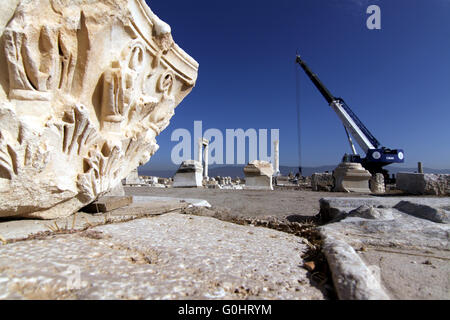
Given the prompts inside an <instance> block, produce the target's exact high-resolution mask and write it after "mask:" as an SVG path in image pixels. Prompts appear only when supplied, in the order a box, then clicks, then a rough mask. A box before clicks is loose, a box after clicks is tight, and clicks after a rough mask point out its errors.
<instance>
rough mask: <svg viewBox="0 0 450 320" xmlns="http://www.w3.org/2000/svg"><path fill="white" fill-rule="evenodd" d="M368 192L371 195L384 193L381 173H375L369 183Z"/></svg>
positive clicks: (384, 187)
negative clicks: (370, 192)
mask: <svg viewBox="0 0 450 320" xmlns="http://www.w3.org/2000/svg"><path fill="white" fill-rule="evenodd" d="M369 185H370V191H372V193H377V194H383V193H385V192H386V186H385V184H384V176H383V174H382V173H375V174H374V175H373V176H372V178H370V181H369Z"/></svg>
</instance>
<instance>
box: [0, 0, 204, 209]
mask: <svg viewBox="0 0 450 320" xmlns="http://www.w3.org/2000/svg"><path fill="white" fill-rule="evenodd" d="M5 1H18V0H5ZM9 7H12V6H9ZM5 16H6V15H5ZM2 17H3V16H2ZM2 17H0V19H3V18H2ZM8 19H9V20H8V21H0V25H3V26H6V27H5V29H4V31H3V34H2V39H3V41H2V42H1V44H0V45H1V46H2V48H0V50H3V53H4V55H5V58H4V61H0V65H1V66H2V68H3V70H4V74H3V75H1V74H0V77H2V76H3V77H4V79H2V80H5V81H1V83H2V84H3V83H6V84H8V83H9V87H8V86H6V91H5V92H4V93H5V94H4V95H2V94H3V92H0V97H3V96H6V98H4V99H3V100H1V99H0V217H2V216H13V215H16V216H25V217H26V216H29V215H30V214H31V215H32V216H33V217H41V218H46V217H47V216H46V213H45V212H46V210H47V209H49V207H51V206H61V208H63V209H62V210H61V211H58V210H56V209H55V210H54V208H53V209H52V210H51V211H52V212H53V213H52V214H55V212H56V211H57V212H58V214H61V215H68V214H71V213H72V212H74V211H76V210H78V209H80V208H81V207H82V206H83V205H85V204H87V203H89V202H90V201H93V200H94V199H95V198H96V197H98V196H99V195H101V194H103V193H105V192H107V191H108V189H109V188H111V187H114V186H115V184H117V183H120V181H121V179H123V178H125V177H126V176H127V175H128V173H129V172H130V171H131V170H133V169H134V168H136V166H138V165H140V164H144V163H145V162H147V161H148V160H149V159H150V157H151V156H152V155H153V154H154V153H155V152H156V151H157V150H158V145H157V143H156V136H157V135H158V134H160V133H161V131H162V130H164V129H165V128H166V127H167V126H168V125H169V123H170V119H171V117H172V116H173V115H174V113H175V111H174V110H175V107H176V106H177V105H178V104H179V103H180V102H181V101H182V100H183V99H184V97H185V96H186V95H187V94H188V93H189V92H190V90H191V89H192V88H193V86H194V84H195V81H196V78H197V70H198V64H197V62H196V61H195V60H194V59H192V58H191V57H189V56H188V55H187V54H186V53H185V52H184V51H183V50H181V49H180V48H179V47H178V46H177V45H176V44H175V43H174V41H173V39H172V35H171V30H170V27H169V26H168V25H167V24H166V23H164V22H163V21H161V20H160V19H159V18H158V17H157V16H156V15H155V14H154V13H153V12H152V11H151V10H150V8H148V7H147V4H146V3H145V1H144V0H99V1H90V0H89V1H88V0H33V1H30V0H19V1H18V4H17V7H16V10H15V12H14V14H13V15H12V17H11V16H10V17H9V18H8ZM0 90H4V89H3V87H2V86H0ZM69 211H70V212H69ZM59 212H61V213H59ZM51 217H52V218H53V217H54V216H51Z"/></svg>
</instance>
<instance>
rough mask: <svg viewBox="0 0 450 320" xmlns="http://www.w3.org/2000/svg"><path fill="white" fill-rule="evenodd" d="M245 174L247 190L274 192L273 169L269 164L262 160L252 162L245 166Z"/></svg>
mask: <svg viewBox="0 0 450 320" xmlns="http://www.w3.org/2000/svg"><path fill="white" fill-rule="evenodd" d="M244 174H245V189H250V190H273V185H272V175H273V167H272V165H271V164H270V163H269V162H267V161H260V160H255V161H252V162H250V163H249V164H248V165H247V166H245V168H244ZM230 180H231V178H230Z"/></svg>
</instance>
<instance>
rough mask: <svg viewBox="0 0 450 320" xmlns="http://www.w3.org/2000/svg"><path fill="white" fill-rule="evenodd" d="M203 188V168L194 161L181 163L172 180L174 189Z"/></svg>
mask: <svg viewBox="0 0 450 320" xmlns="http://www.w3.org/2000/svg"><path fill="white" fill-rule="evenodd" d="M202 186H203V166H202V164H201V163H200V162H198V161H195V160H187V161H183V163H182V164H181V165H180V168H179V169H178V171H177V173H176V174H175V177H174V180H173V187H174V188H201V187H202Z"/></svg>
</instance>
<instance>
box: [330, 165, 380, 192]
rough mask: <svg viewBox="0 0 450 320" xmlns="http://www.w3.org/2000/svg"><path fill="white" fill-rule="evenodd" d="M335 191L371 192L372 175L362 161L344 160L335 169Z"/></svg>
mask: <svg viewBox="0 0 450 320" xmlns="http://www.w3.org/2000/svg"><path fill="white" fill-rule="evenodd" d="M333 177H334V181H335V185H334V191H337V192H363V193H370V189H369V180H370V178H371V177H372V175H371V174H370V172H369V171H367V170H365V169H364V168H363V166H362V165H361V164H360V163H352V162H342V163H341V164H339V166H338V167H337V168H336V169H335V170H334V171H333Z"/></svg>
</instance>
